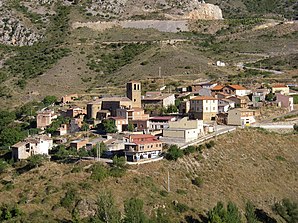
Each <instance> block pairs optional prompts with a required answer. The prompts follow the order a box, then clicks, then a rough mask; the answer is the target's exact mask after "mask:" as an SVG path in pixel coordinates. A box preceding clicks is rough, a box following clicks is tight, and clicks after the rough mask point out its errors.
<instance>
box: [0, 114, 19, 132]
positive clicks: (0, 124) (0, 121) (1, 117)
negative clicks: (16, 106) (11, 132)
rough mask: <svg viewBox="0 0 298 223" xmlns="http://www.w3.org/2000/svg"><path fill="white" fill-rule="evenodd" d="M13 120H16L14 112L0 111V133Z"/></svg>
mask: <svg viewBox="0 0 298 223" xmlns="http://www.w3.org/2000/svg"><path fill="white" fill-rule="evenodd" d="M15 119H16V115H15V113H14V112H10V111H6V110H2V111H0V131H1V130H2V129H4V128H5V127H7V126H8V125H9V124H10V123H12V122H13V121H14V120H15Z"/></svg>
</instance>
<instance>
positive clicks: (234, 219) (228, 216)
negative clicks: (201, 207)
mask: <svg viewBox="0 0 298 223" xmlns="http://www.w3.org/2000/svg"><path fill="white" fill-rule="evenodd" d="M207 218H208V223H241V213H240V212H239V210H238V208H237V206H236V205H235V204H234V203H232V202H229V203H228V205H227V209H226V208H225V207H224V204H223V203H222V202H217V204H216V206H215V207H214V208H213V209H212V210H210V211H209V212H208V213H207Z"/></svg>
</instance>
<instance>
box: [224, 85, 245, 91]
mask: <svg viewBox="0 0 298 223" xmlns="http://www.w3.org/2000/svg"><path fill="white" fill-rule="evenodd" d="M228 87H230V88H233V89H235V90H247V89H246V88H245V87H243V86H241V85H238V84H232V85H229V86H228Z"/></svg>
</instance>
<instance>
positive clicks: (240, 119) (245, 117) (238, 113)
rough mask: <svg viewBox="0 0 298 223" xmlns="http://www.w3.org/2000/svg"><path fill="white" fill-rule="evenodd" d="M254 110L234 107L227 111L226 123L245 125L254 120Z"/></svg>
mask: <svg viewBox="0 0 298 223" xmlns="http://www.w3.org/2000/svg"><path fill="white" fill-rule="evenodd" d="M255 115H256V111H255V110H251V109H245V108H235V109H232V110H229V112H228V123H227V124H228V125H239V126H245V125H250V124H252V123H255V122H256V119H255Z"/></svg>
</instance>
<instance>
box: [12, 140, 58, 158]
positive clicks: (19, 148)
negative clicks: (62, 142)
mask: <svg viewBox="0 0 298 223" xmlns="http://www.w3.org/2000/svg"><path fill="white" fill-rule="evenodd" d="M52 147H53V140H52V139H51V138H50V137H48V136H46V135H41V136H36V137H29V138H27V139H25V140H24V141H21V142H18V143H16V144H14V145H13V146H12V147H11V150H12V158H13V159H14V160H22V159H27V158H29V157H30V156H32V155H37V154H44V155H48V154H49V150H51V149H52Z"/></svg>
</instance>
